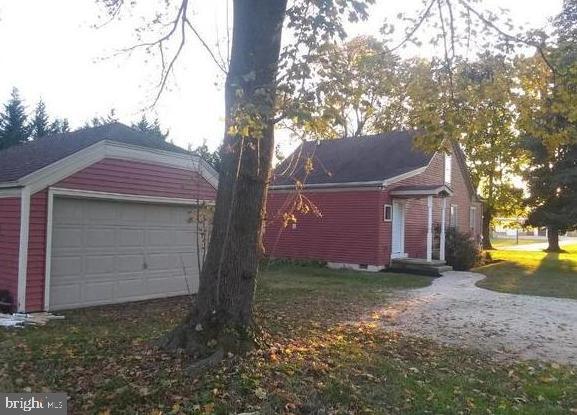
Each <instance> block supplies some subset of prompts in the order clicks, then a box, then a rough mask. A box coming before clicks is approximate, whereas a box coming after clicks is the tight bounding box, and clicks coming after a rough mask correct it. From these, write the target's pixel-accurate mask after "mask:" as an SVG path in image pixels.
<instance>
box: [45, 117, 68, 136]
mask: <svg viewBox="0 0 577 415" xmlns="http://www.w3.org/2000/svg"><path fill="white" fill-rule="evenodd" d="M69 131H70V124H69V123H68V119H67V118H62V119H60V118H56V119H55V120H54V121H52V123H51V124H50V134H62V133H67V132H69Z"/></svg>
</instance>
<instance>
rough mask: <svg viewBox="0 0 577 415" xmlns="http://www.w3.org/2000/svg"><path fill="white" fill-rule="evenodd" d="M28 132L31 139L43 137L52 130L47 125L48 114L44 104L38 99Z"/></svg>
mask: <svg viewBox="0 0 577 415" xmlns="http://www.w3.org/2000/svg"><path fill="white" fill-rule="evenodd" d="M29 128H30V133H31V135H32V139H37V138H40V137H44V136H45V135H48V134H50V133H51V132H52V129H51V127H50V125H49V120H48V114H47V113H46V104H44V101H42V99H40V101H38V104H37V105H36V108H35V109H34V116H33V118H32V121H31V122H30V126H29Z"/></svg>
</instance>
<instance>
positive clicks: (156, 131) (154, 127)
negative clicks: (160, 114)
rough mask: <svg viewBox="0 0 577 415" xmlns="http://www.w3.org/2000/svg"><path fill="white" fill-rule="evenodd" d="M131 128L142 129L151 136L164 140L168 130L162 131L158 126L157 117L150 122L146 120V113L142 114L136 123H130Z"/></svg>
mask: <svg viewBox="0 0 577 415" xmlns="http://www.w3.org/2000/svg"><path fill="white" fill-rule="evenodd" d="M132 128H134V129H137V130H138V131H142V132H143V133H146V134H148V135H150V136H151V137H152V138H155V139H158V140H162V141H166V137H168V130H167V131H166V132H162V129H161V128H160V122H159V121H158V118H156V119H155V120H154V121H153V122H152V123H151V122H150V121H148V119H147V118H146V115H143V116H142V118H140V121H138V122H137V123H136V124H132Z"/></svg>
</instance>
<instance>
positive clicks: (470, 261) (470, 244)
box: [445, 228, 481, 271]
mask: <svg viewBox="0 0 577 415" xmlns="http://www.w3.org/2000/svg"><path fill="white" fill-rule="evenodd" d="M445 259H446V260H447V264H448V265H450V266H452V267H453V269H454V270H457V271H467V270H469V269H471V268H473V267H474V266H475V265H476V264H477V263H478V262H479V260H480V259H481V252H480V250H479V247H478V246H477V244H476V243H475V241H474V240H473V239H472V238H471V236H470V235H469V234H467V233H462V232H459V231H458V230H457V229H455V228H448V229H447V231H446V239H445Z"/></svg>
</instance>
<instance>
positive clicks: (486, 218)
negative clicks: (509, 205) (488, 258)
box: [483, 206, 493, 250]
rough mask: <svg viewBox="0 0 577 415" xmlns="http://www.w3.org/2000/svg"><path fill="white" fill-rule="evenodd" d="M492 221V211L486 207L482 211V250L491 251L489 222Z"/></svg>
mask: <svg viewBox="0 0 577 415" xmlns="http://www.w3.org/2000/svg"><path fill="white" fill-rule="evenodd" d="M492 220H493V209H492V208H491V207H490V206H486V208H485V209H484V211H483V249H484V250H492V249H493V245H492V244H491V221H492Z"/></svg>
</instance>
